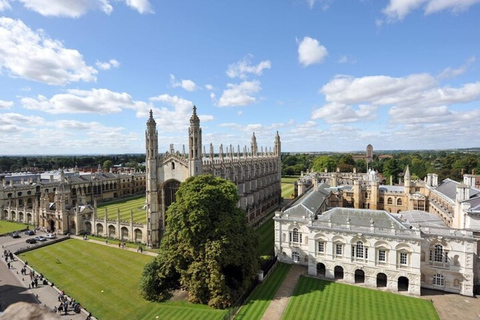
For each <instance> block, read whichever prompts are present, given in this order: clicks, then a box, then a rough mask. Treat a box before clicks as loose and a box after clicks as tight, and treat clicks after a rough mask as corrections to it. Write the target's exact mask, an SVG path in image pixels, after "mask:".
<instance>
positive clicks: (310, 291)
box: [282, 277, 439, 320]
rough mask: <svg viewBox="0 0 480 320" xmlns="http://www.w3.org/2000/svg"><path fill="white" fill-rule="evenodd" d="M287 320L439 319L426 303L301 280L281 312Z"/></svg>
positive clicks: (320, 281) (326, 282)
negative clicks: (285, 307) (283, 311)
mask: <svg viewBox="0 0 480 320" xmlns="http://www.w3.org/2000/svg"><path fill="white" fill-rule="evenodd" d="M282 319H283V320H290V319H295V320H299V319H308V320H310V319H365V320H367V319H368V320H375V319H378V320H380V319H381V320H394V319H401V320H410V319H412V320H414V319H439V318H438V315H437V313H436V311H435V308H434V307H433V304H432V303H431V302H430V301H427V300H423V299H419V298H413V297H408V296H403V295H399V294H394V293H390V292H382V291H378V290H373V289H366V288H361V287H357V286H351V285H347V284H341V283H335V282H329V281H323V280H319V279H314V278H308V277H301V278H300V281H299V282H298V285H297V287H296V288H295V292H294V293H293V296H292V297H291V299H290V302H289V304H288V306H287V309H286V310H285V313H284V316H283V318H282Z"/></svg>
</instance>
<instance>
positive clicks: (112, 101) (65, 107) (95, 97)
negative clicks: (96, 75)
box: [21, 89, 144, 114]
mask: <svg viewBox="0 0 480 320" xmlns="http://www.w3.org/2000/svg"><path fill="white" fill-rule="evenodd" d="M21 102H22V104H23V107H24V108H27V109H30V110H39V111H43V112H47V113H51V114H61V113H98V114H109V113H118V112H121V111H122V109H123V108H128V109H134V110H137V109H138V108H139V107H140V106H141V105H142V104H144V103H142V102H139V101H133V99H132V97H131V96H130V95H129V94H128V93H125V92H123V93H119V92H113V91H110V90H108V89H92V90H76V89H71V90H67V93H62V94H56V95H54V96H53V97H51V98H50V99H48V98H46V97H45V96H41V95H39V96H37V97H36V98H22V99H21Z"/></svg>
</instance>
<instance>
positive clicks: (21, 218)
mask: <svg viewBox="0 0 480 320" xmlns="http://www.w3.org/2000/svg"><path fill="white" fill-rule="evenodd" d="M18 222H23V212H19V213H18Z"/></svg>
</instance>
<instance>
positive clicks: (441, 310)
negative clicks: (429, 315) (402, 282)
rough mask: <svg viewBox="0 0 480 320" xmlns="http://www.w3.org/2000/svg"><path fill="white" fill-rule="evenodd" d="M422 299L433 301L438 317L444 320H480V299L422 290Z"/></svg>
mask: <svg viewBox="0 0 480 320" xmlns="http://www.w3.org/2000/svg"><path fill="white" fill-rule="evenodd" d="M421 298H422V299H428V300H432V302H433V306H434V307H435V310H436V311H437V314H438V316H439V317H440V319H442V320H451V319H462V320H478V319H480V299H478V298H477V297H465V296H462V295H459V294H453V293H446V292H442V291H436V290H427V289H422V297H421Z"/></svg>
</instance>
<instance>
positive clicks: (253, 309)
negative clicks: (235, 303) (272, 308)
mask: <svg viewBox="0 0 480 320" xmlns="http://www.w3.org/2000/svg"><path fill="white" fill-rule="evenodd" d="M290 267H291V265H289V264H283V263H278V264H277V267H276V268H275V270H273V271H272V274H270V276H269V277H268V278H267V280H265V282H264V283H262V284H261V285H259V286H258V287H257V288H255V290H254V291H253V292H252V294H251V295H250V297H248V300H247V301H246V302H245V305H244V306H243V307H242V308H241V309H240V311H239V312H238V313H237V316H236V317H235V319H238V320H254V319H262V316H263V314H264V313H265V310H267V308H268V306H269V304H270V302H271V301H272V299H273V297H274V296H275V293H277V290H278V288H280V285H281V284H282V282H283V280H284V279H285V277H286V276H287V273H288V271H289V270H290Z"/></svg>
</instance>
